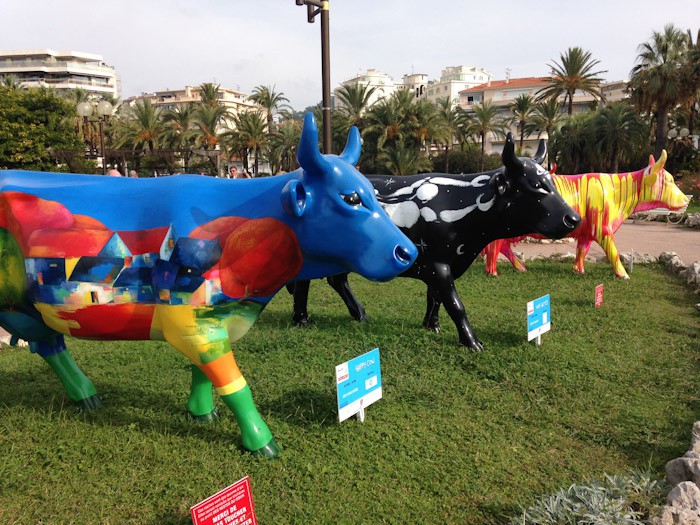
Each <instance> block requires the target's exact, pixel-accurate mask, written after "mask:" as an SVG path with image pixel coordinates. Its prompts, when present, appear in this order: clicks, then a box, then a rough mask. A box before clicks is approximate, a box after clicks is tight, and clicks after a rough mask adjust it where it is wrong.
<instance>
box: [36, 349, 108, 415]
mask: <svg viewBox="0 0 700 525" xmlns="http://www.w3.org/2000/svg"><path fill="white" fill-rule="evenodd" d="M41 357H42V359H44V361H46V362H47V363H48V364H49V366H50V367H51V368H52V369H53V371H54V372H55V373H56V375H57V376H58V379H59V380H60V381H61V384H63V388H64V389H65V390H66V394H68V397H70V398H71V399H72V400H73V401H77V402H78V404H79V405H80V408H81V409H82V410H94V409H96V408H99V407H101V406H102V401H101V400H100V396H98V395H97V390H96V389H95V385H93V384H92V381H90V380H89V379H88V378H87V377H86V376H85V374H83V371H82V370H80V368H78V365H77V364H76V363H75V361H74V360H73V356H72V355H70V353H69V352H68V351H67V350H63V351H62V352H59V353H57V354H51V355H46V356H44V355H42V356H41Z"/></svg>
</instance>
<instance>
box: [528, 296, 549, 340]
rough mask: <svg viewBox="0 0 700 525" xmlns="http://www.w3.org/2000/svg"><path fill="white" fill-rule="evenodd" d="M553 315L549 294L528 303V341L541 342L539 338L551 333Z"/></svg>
mask: <svg viewBox="0 0 700 525" xmlns="http://www.w3.org/2000/svg"><path fill="white" fill-rule="evenodd" d="M551 323H552V314H551V309H550V301H549V294H547V295H544V296H542V297H540V298H539V299H535V300H534V301H530V302H529V303H527V340H528V341H532V340H533V339H537V340H538V341H539V340H540V339H539V337H540V336H541V335H542V334H543V333H545V332H549V329H550V328H551V327H552V324H551Z"/></svg>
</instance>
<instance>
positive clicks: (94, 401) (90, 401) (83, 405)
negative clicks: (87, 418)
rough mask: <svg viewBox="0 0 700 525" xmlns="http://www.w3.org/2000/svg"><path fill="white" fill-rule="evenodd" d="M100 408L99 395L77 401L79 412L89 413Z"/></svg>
mask: <svg viewBox="0 0 700 525" xmlns="http://www.w3.org/2000/svg"><path fill="white" fill-rule="evenodd" d="M101 407H102V400H101V399H100V396H99V394H95V395H92V396H90V397H86V398H85V399H81V400H80V401H78V410H80V411H81V412H91V411H93V410H97V409H98V408H101Z"/></svg>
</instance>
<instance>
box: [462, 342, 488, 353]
mask: <svg viewBox="0 0 700 525" xmlns="http://www.w3.org/2000/svg"><path fill="white" fill-rule="evenodd" d="M459 344H460V345H462V346H466V347H467V348H469V350H471V351H472V352H483V351H484V343H482V342H481V341H479V340H478V339H476V340H474V341H460V342H459Z"/></svg>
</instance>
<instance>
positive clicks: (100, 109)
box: [77, 100, 114, 175]
mask: <svg viewBox="0 0 700 525" xmlns="http://www.w3.org/2000/svg"><path fill="white" fill-rule="evenodd" d="M113 110H114V108H113V107H112V104H110V103H109V102H107V101H106V100H100V101H99V102H98V103H97V107H93V105H92V103H91V102H87V101H85V102H81V103H80V104H78V107H77V111H78V115H79V116H81V117H83V138H84V139H85V141H86V142H87V143H88V144H89V145H90V146H92V141H91V140H89V138H88V136H87V133H86V129H87V128H88V124H95V123H97V125H98V127H99V133H100V156H101V157H102V175H106V174H107V159H106V158H105V129H104V125H105V123H106V122H107V121H108V120H109V117H111V116H112V111H113ZM93 113H96V116H95V118H90V117H91V116H92V114H93Z"/></svg>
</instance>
